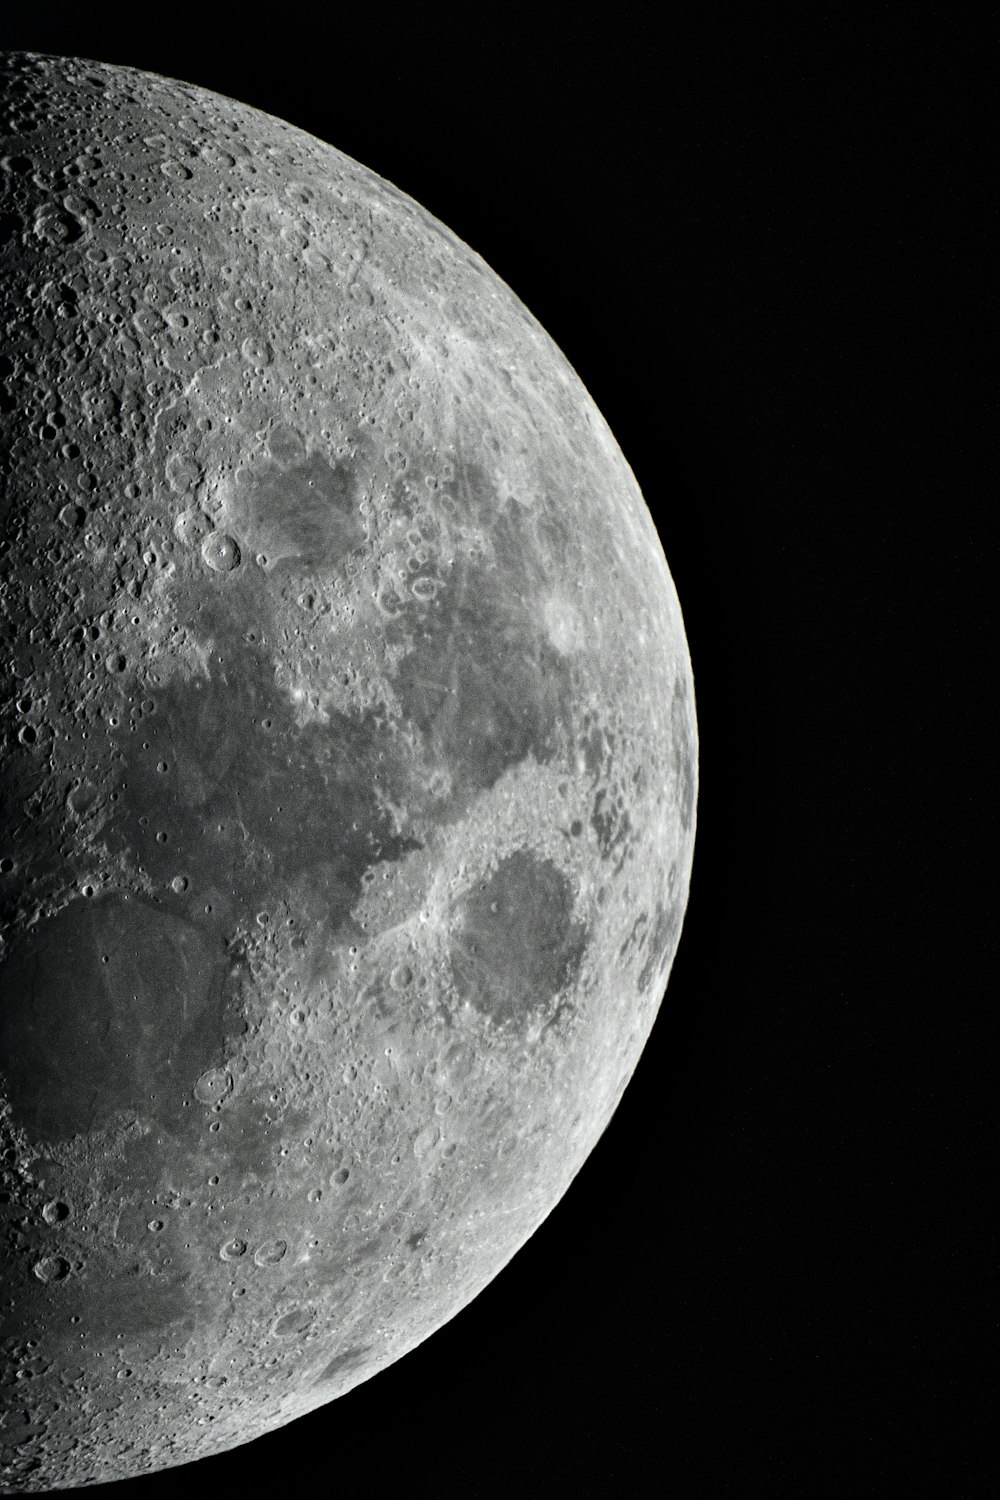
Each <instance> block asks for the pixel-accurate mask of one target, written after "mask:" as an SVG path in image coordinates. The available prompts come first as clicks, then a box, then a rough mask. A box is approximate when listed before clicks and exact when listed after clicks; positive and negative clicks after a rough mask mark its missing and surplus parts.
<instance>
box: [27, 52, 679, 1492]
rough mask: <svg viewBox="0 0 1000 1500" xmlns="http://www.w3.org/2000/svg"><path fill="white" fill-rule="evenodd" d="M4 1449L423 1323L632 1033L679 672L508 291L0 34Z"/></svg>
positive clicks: (302, 1396)
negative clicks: (20, 50)
mask: <svg viewBox="0 0 1000 1500" xmlns="http://www.w3.org/2000/svg"><path fill="white" fill-rule="evenodd" d="M0 77H2V95H0V105H2V110H3V116H2V131H3V135H2V139H0V190H2V199H3V201H2V204H0V307H2V320H3V321H2V328H3V341H2V352H0V420H2V424H3V433H4V439H5V441H4V449H5V452H6V459H5V461H4V467H3V486H2V492H0V493H2V506H3V528H2V548H3V557H2V567H0V579H2V582H0V589H2V600H3V607H2V612H0V632H2V633H0V651H2V665H3V703H2V716H3V717H2V723H3V733H4V760H3V799H2V808H0V819H2V829H0V903H2V942H0V974H2V978H0V987H2V993H0V1085H2V1093H3V1105H2V1125H3V1134H4V1141H3V1146H4V1158H3V1174H4V1182H3V1194H2V1204H0V1207H2V1213H3V1250H2V1254H3V1300H2V1309H0V1341H2V1354H3V1368H2V1373H0V1380H2V1382H3V1396H4V1404H3V1421H4V1425H3V1430H2V1439H3V1484H4V1488H5V1489H6V1490H7V1491H8V1492H21V1491H38V1490H45V1489H50V1488H55V1487H72V1486H78V1485H86V1484H92V1483H97V1482H101V1481H104V1480H108V1479H114V1478H119V1477H125V1476H129V1475H135V1474H140V1473H143V1472H146V1471H149V1470H154V1469H158V1468H163V1467H167V1466H170V1465H174V1464H181V1463H185V1462H187V1461H189V1460H191V1459H195V1458H198V1457H201V1456H203V1455H206V1454H211V1453H214V1452H218V1451H220V1450H224V1449H226V1448H229V1447H232V1446H234V1445H236V1444H238V1443H242V1442H244V1441H246V1440H247V1439H249V1438H252V1437H255V1436H257V1435H258V1434H260V1433H263V1432H266V1431H268V1430H270V1429H272V1428H275V1427H277V1426H280V1425H281V1424H283V1423H285V1422H288V1421H289V1420H291V1419H292V1418H294V1417H297V1416H300V1415H302V1414H303V1413H306V1412H308V1411H310V1410H312V1409H313V1408H315V1407H317V1406H319V1405H321V1404H322V1403H324V1402H327V1401H329V1400H331V1399H332V1398H334V1397H336V1396H339V1395H341V1394H342V1393H343V1392H345V1391H348V1390H350V1389H351V1388H352V1387H353V1386H355V1385H357V1384H359V1383H360V1382H361V1381H364V1380H367V1379H368V1378H369V1377H370V1376H372V1375H373V1374H375V1373H376V1372H377V1371H379V1370H380V1369H382V1368H383V1367H384V1366H386V1365H387V1364H389V1363H390V1362H391V1361H393V1360H396V1359H398V1358H399V1357H400V1356H401V1355H403V1354H405V1353H406V1352H407V1351H408V1350H410V1349H412V1348H413V1347H414V1346H415V1345H417V1344H418V1343H420V1342H421V1340H422V1339H424V1338H426V1337H427V1336H428V1335H429V1334H430V1333H432V1332H433V1331H434V1330H435V1329H436V1328H438V1327H439V1326H440V1325H441V1324H442V1323H443V1322H445V1321H446V1320H447V1319H448V1318H450V1317H451V1316H452V1315H453V1314H454V1313H455V1312H457V1311H458V1310H459V1309H460V1308H461V1307H462V1306H464V1305H465V1304H466V1303H467V1302H468V1301H469V1300H470V1299H471V1298H473V1297H474V1296H475V1295H476V1293H477V1292H478V1291H479V1290H480V1289H481V1288H482V1287H483V1286H484V1285H485V1284H486V1283H487V1282H489V1281H490V1280H491V1279H492V1278H493V1277H494V1276H495V1275H496V1273H497V1272H498V1271H499V1270H500V1269H501V1268H502V1267H503V1265H504V1264H505V1263H506V1262H507V1261H508V1260H509V1259H510V1257H511V1256H512V1255H513V1254H514V1253H515V1252H516V1250H517V1249H518V1248H519V1246H521V1245H522V1244H523V1243H524V1242H525V1240H526V1239H527V1238H528V1237H529V1236H530V1235H531V1234H532V1232H533V1231H534V1230H535V1228H537V1226H538V1224H539V1223H540V1222H541V1221H542V1219H543V1218H544V1217H545V1216H546V1214H547V1213H548V1212H549V1211H550V1210H551V1209H552V1207H553V1206H554V1205H555V1203H556V1202H557V1201H558V1200H559V1198H560V1197H561V1195H562V1194H563V1193H564V1191H565V1190H566V1188H567V1186H568V1184H569V1183H570V1181H571V1180H572V1178H573V1176H574V1175H575V1173H576V1172H577V1171H578V1170H579V1168H580V1166H581V1165H582V1163H583V1161H584V1160H585V1158H586V1156H587V1155H588V1153H589V1152H590V1150H591V1149H592V1147H593V1145H594V1143H595V1142H596V1140H597V1139H598V1137H599V1135H600V1134H601V1132H602V1131H603V1129H604V1127H605V1125H606V1124H607V1122H608V1119H609V1118H610V1115H611V1113H612V1111H613V1110H614V1108H615V1106H616V1104H617V1102H618V1100H619V1098H620V1097H621V1094H622V1091H623V1089H624V1088H625V1086H626V1084H627V1082H628V1079H629V1077H630V1076H631V1074H632V1072H633V1069H634V1068H635V1065H636V1061H637V1059H638V1056H639V1053H640V1051H641V1049H642V1046H643V1044H644V1042H645V1040H646V1037H647V1036H648V1034H649V1030H650V1027H651V1026H652V1023H653V1019H654V1015H655V1012H656V1009H657V1006H658V1004H659V1001H660V998H661V995H662V992H663V987H664V984H665V982H666V978H667V975H668V972H669V969H670V965H671V962H672V959H673V955H674V952H675V949H676V946H677V942H678V937H679V933H680V927H681V921H682V918H683V913H684V908H685V903H686V900H687V891H688V883H689V877H690V869H691V858H692V848H693V841H694V823H695V803H696V790H697V764H696V727H695V715H694V700H693V689H692V681H691V670H690V663H689V659H688V652H687V646H686V642H685V637H684V630H683V624H682V620H681V614H680V609H679V606H678V601H677V597H676V593H675V591H674V587H673V584H672V582H671V579H670V575H669V572H668V570H667V566H666V562H665V560H664V557H663V553H662V550H661V548H660V544H659V540H658V537H657V534H656V531H655V528H654V526H653V524H652V520H651V517H650V515H649V512H648V510H647V508H646V506H645V503H644V501H643V499H642V496H641V494H640V492H639V489H638V486H637V484H636V482H635V479H634V477H633V475H632V473H631V470H630V469H629V467H628V465H627V463H626V462H625V459H624V458H623V456H622V454H621V452H620V450H619V448H618V446H617V444H616V443H615V441H614V438H613V437H612V435H611V433H610V431H609V430H608V428H607V425H606V423H605V422H604V421H603V419H602V418H601V416H600V414H599V412H598V411H597V409H596V408H595V406H594V404H593V402H592V401H591V400H590V398H589V397H588V395H587V393H586V391H585V390H584V388H583V386H582V385H581V383H580V381H579V379H578V378H577V376H576V375H575V373H574V372H573V370H572V369H571V367H570V366H569V364H568V363H567V361H566V360H565V358H564V357H563V355H562V354H561V353H560V351H559V350H558V349H557V348H556V346H555V345H554V344H553V342H552V340H551V339H550V338H549V337H548V336H547V335H546V334H545V332H544V331H543V330H542V328H541V327H540V326H539V325H538V323H537V322H536V321H535V320H534V318H532V316H531V315H530V314H529V313H528V312H527V310H526V309H525V308H524V307H523V306H522V304H521V303H520V302H519V301H518V299H517V298H516V297H515V296H514V294H513V293H512V292H511V290H510V289H509V288H508V287H507V286H505V285H504V284H503V283H502V282H501V281H500V280H499V279H498V278H497V277H496V276H495V275H494V274H493V273H492V272H491V271H490V270H489V268H488V267H487V266H486V265H485V263H484V262H483V261H482V260H481V259H480V258H479V257H478V256H477V255H476V254H474V252H473V251H472V250H470V249H469V248H468V247H467V246H466V245H464V244H463V243H462V242H461V241H459V240H458V239H457V238H456V237H455V236H454V235H453V234H451V233H450V232H449V231H448V230H447V229H446V228H445V227H444V226H443V225H442V224H440V223H439V222H438V221H437V220H435V219H434V218H432V217H431V216H430V215H429V214H428V213H426V212H425V211H424V210H423V209H422V208H420V207H419V205H417V204H416V203H414V202H413V201H412V200H411V199H409V198H408V197H406V196H405V195H404V194H403V193H401V192H399V191H398V190H397V189H396V188H394V187H392V186H391V185H390V184H389V183H387V182H385V181H383V180H382V179H380V178H379V177H377V176H376V175H375V174H374V173H372V172H370V171H368V170H367V169H366V168H364V167H363V166H360V165H359V164H358V163H357V162H355V161H352V160H350V159H349V158H347V157H345V156H343V155H342V154H341V153H340V152H338V151H336V150H334V149H333V148H332V147H330V146H328V145H325V144H323V143H322V142H320V141H318V140H316V139H314V138H312V137H310V136H308V135H306V134H304V133H303V132H301V131H299V130H297V129H294V128H293V127H291V126H289V125H287V124H284V123H283V122H281V121H279V120H276V119H273V118H271V117H269V116H267V115H264V114H261V113H259V112H257V111H255V110H252V109H250V108H247V107H246V106H243V105H240V104H237V103H235V102H234V101H232V100H230V99H225V98H221V97H219V96H216V95H214V94H211V93H209V92H207V91H205V90H204V89H200V88H194V87H191V86H189V85H186V84H183V83H180V82H176V81H173V80H168V79H164V78H160V77H155V76H152V75H149V74H144V73H141V72H138V71H136V70H133V69H129V68H122V67H111V66H107V65H104V64H101V63H96V62H88V61H80V60H73V59H65V58H54V57H45V56H38V55H34V54H6V55H4V56H3V57H2V58H0Z"/></svg>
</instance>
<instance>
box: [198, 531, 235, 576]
mask: <svg viewBox="0 0 1000 1500" xmlns="http://www.w3.org/2000/svg"><path fill="white" fill-rule="evenodd" d="M201 555H202V557H203V559H204V560H205V562H206V563H207V565H208V566H209V567H210V568H211V569H212V572H213V573H231V572H232V571H233V569H234V568H238V567H239V565H240V549H239V547H238V545H237V543H236V542H235V541H234V540H233V538H232V537H231V536H227V535H226V533H225V532H224V531H213V532H211V533H210V534H209V535H208V536H207V537H206V538H205V540H204V541H203V542H202V544H201Z"/></svg>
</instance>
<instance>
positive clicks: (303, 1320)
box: [271, 1307, 314, 1339]
mask: <svg viewBox="0 0 1000 1500" xmlns="http://www.w3.org/2000/svg"><path fill="white" fill-rule="evenodd" d="M313 1317H314V1314H313V1311H312V1309H311V1308H308V1307H293V1308H292V1310H291V1312H286V1313H282V1315H281V1317H280V1318H275V1320H274V1322H273V1323H272V1324H271V1332H272V1333H273V1334H274V1335H275V1336H276V1337H277V1338H279V1339H287V1338H291V1337H292V1336H293V1335H294V1334H297V1333H306V1332H307V1331H308V1329H309V1328H310V1326H311V1324H312V1320H313Z"/></svg>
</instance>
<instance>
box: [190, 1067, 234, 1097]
mask: <svg viewBox="0 0 1000 1500" xmlns="http://www.w3.org/2000/svg"><path fill="white" fill-rule="evenodd" d="M232 1091H233V1075H232V1073H230V1071H229V1069H228V1068H209V1069H208V1071H207V1072H205V1073H202V1075H201V1077H200V1078H199V1079H198V1082H197V1083H196V1084H195V1086H194V1096H195V1098H196V1099H199V1100H200V1101H201V1103H202V1104H221V1103H222V1101H223V1099H226V1098H228V1096H229V1095H230V1094H231V1093H232Z"/></svg>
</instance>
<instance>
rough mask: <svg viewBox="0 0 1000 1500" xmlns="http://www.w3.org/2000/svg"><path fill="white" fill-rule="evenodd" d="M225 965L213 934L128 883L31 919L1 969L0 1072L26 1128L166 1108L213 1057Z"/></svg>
mask: <svg viewBox="0 0 1000 1500" xmlns="http://www.w3.org/2000/svg"><path fill="white" fill-rule="evenodd" d="M226 969H227V960H226V954H225V951H224V949H223V946H222V944H221V942H218V941H213V940H212V939H211V937H210V936H209V935H207V934H206V933H205V932H204V931H202V930H201V929H199V928H197V927H195V926H194V925H193V924H192V923H190V922H188V921H186V920H185V919H184V918H183V917H180V916H177V915H176V914H174V913H170V912H167V911H163V910H158V909H156V908H155V907H153V906H151V905H149V904H148V903H146V902H145V901H144V900H143V899H142V898H141V897H138V896H135V895H133V894H130V893H127V892H126V893H121V894H117V893H116V894H112V895H109V896H105V897H97V898H91V899H84V900H79V901H76V902H74V903H72V904H71V905H70V906H68V907H66V908H65V909H64V910H63V911H61V912H59V913H58V914H57V915H56V916H54V917H50V918H49V919H48V920H47V921H44V922H41V923H39V924H38V926H37V928H35V929H34V930H33V932H32V933H31V936H30V938H29V939H28V941H27V942H26V943H25V944H24V946H23V947H22V948H21V949H20V950H19V951H18V952H16V953H15V954H13V955H12V957H11V958H10V960H9V961H8V962H7V964H6V965H5V966H4V968H3V970H2V971H0V974H2V989H3V1005H2V1007H0V1071H2V1072H3V1074H4V1076H5V1078H6V1082H7V1089H8V1094H9V1097H10V1102H11V1105H12V1107H13V1110H14V1114H15V1116H16V1118H17V1120H18V1121H19V1123H20V1124H21V1125H23V1127H24V1129H25V1130H26V1131H27V1133H28V1134H29V1136H31V1137H32V1138H33V1139H35V1140H49V1141H55V1140H64V1139H66V1138H67V1137H69V1136H72V1135H76V1134H80V1133H83V1132H85V1131H88V1130H91V1129H94V1128H100V1127H101V1126H102V1125H104V1124H105V1123H106V1122H107V1121H109V1120H110V1118H111V1116H112V1115H113V1114H114V1113H116V1112H117V1111H119V1110H133V1109H134V1110H136V1111H140V1112H141V1113H143V1114H145V1115H150V1114H152V1115H154V1116H155V1117H158V1118H159V1117H164V1116H171V1115H172V1114H173V1112H174V1109H175V1108H176V1107H177V1105H178V1102H179V1100H180V1099H181V1098H182V1097H183V1096H184V1094H185V1093H188V1092H190V1088H191V1080H192V1079H194V1078H197V1077H198V1076H199V1074H201V1073H202V1072H203V1071H204V1070H205V1068H206V1067H207V1066H209V1064H211V1063H212V1062H213V1061H215V1060H216V1059H217V1058H218V1057H220V1056H221V1055H222V1054H223V1051H224V1046H225V1019H226V1018H225V1000H224V993H223V991H224V978H225V973H226Z"/></svg>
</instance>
